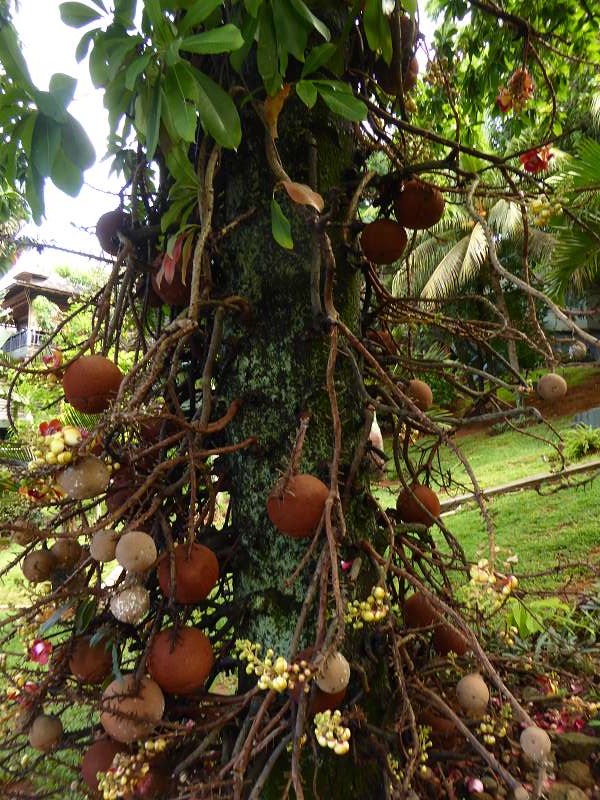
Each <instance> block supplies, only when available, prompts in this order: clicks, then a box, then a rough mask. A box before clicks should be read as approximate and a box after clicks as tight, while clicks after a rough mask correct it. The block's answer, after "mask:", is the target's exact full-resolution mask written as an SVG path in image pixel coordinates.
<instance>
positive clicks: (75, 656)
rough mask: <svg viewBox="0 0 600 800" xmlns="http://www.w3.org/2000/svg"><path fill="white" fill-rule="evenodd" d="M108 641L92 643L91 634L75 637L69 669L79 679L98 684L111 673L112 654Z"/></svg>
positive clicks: (83, 681)
mask: <svg viewBox="0 0 600 800" xmlns="http://www.w3.org/2000/svg"><path fill="white" fill-rule="evenodd" d="M106 644H107V643H106V641H105V640H103V641H100V642H97V643H96V644H93V645H92V644H90V637H89V636H81V637H79V638H77V639H75V642H74V643H73V647H72V649H71V656H70V658H69V669H70V670H71V674H72V675H74V676H75V677H76V678H77V680H78V681H81V682H82V683H91V684H97V683H102V682H103V680H104V679H105V678H106V677H108V675H110V673H111V670H112V655H111V651H110V648H108V649H107V646H106Z"/></svg>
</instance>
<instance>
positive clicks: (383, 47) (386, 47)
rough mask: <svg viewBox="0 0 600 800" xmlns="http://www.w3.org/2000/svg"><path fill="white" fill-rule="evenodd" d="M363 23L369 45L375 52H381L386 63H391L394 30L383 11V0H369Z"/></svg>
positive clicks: (366, 4)
mask: <svg viewBox="0 0 600 800" xmlns="http://www.w3.org/2000/svg"><path fill="white" fill-rule="evenodd" d="M363 25H364V28H365V33H366V34H367V42H368V43H369V47H370V48H371V50H373V52H375V53H381V54H382V56H383V60H384V61H385V63H386V64H389V63H390V61H391V60H392V31H391V28H390V23H389V22H388V18H387V17H386V16H385V14H384V13H383V8H382V5H381V0H367V2H366V3H365V10H364V13H363Z"/></svg>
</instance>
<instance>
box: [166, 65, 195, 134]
mask: <svg viewBox="0 0 600 800" xmlns="http://www.w3.org/2000/svg"><path fill="white" fill-rule="evenodd" d="M162 100H163V105H164V107H165V108H166V110H167V112H168V114H169V116H170V118H171V122H172V125H173V128H174V129H175V133H176V134H177V136H179V137H181V138H182V139H183V140H184V141H186V142H193V141H195V140H196V122H197V117H196V106H195V104H193V103H191V102H190V101H189V100H188V99H187V98H186V96H185V94H184V92H183V90H182V88H181V85H180V84H179V82H178V80H177V76H176V75H175V74H174V72H173V70H168V71H167V73H166V76H165V83H164V92H163V98H162Z"/></svg>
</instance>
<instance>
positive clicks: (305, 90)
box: [296, 81, 317, 108]
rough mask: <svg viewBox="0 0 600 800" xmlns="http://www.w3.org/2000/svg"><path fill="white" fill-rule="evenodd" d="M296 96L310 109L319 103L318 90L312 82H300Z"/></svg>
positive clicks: (297, 85)
mask: <svg viewBox="0 0 600 800" xmlns="http://www.w3.org/2000/svg"><path fill="white" fill-rule="evenodd" d="M296 94H297V95H298V97H299V98H300V100H302V102H303V103H304V105H305V106H308V107H309V108H312V107H313V106H314V104H315V103H316V102H317V88H316V86H315V85H314V83H313V82H312V81H298V83H297V84H296Z"/></svg>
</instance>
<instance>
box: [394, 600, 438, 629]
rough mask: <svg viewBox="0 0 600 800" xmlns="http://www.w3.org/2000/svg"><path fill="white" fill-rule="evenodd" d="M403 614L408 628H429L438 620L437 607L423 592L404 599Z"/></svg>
mask: <svg viewBox="0 0 600 800" xmlns="http://www.w3.org/2000/svg"><path fill="white" fill-rule="evenodd" d="M402 616H403V617H404V623H405V625H406V627H407V628H428V627H429V626H430V625H433V623H434V622H437V620H438V615H437V614H436V612H435V609H434V608H433V606H432V605H431V603H430V602H429V600H428V599H427V598H426V597H425V595H424V594H422V593H421V592H415V593H414V594H411V596H410V597H408V598H407V599H406V600H405V601H404V605H403V606H402Z"/></svg>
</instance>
